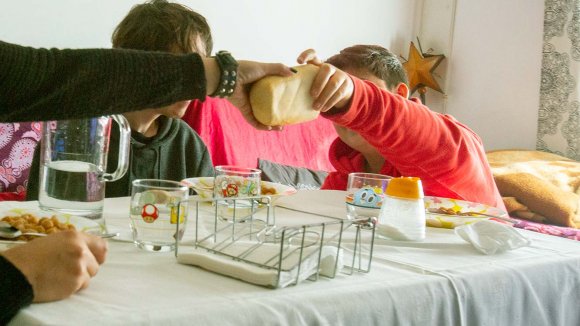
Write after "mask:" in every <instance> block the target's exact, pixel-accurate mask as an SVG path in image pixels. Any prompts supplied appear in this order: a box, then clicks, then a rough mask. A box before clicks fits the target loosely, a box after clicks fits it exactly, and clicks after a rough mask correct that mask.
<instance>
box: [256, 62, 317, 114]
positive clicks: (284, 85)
mask: <svg viewBox="0 0 580 326" xmlns="http://www.w3.org/2000/svg"><path fill="white" fill-rule="evenodd" d="M295 70H296V71H297V72H296V73H295V74H294V75H293V76H289V77H281V76H268V77H265V78H263V79H261V80H259V81H257V82H256V83H255V84H254V85H252V89H251V90H250V103H251V104H252V111H253V113H254V117H256V119H257V120H258V121H259V122H260V123H262V124H264V125H267V126H284V125H290V124H296V123H301V122H306V121H310V120H314V119H316V118H317V117H318V114H319V112H318V111H315V110H313V109H312V96H311V95H310V90H311V88H312V84H313V82H314V79H315V78H316V75H317V73H318V70H319V68H318V67H317V66H315V65H304V66H299V67H295Z"/></svg>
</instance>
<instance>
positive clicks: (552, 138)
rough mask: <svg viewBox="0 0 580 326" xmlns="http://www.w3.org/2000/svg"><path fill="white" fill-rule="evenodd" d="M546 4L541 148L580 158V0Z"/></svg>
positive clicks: (556, 0) (541, 95) (541, 93)
mask: <svg viewBox="0 0 580 326" xmlns="http://www.w3.org/2000/svg"><path fill="white" fill-rule="evenodd" d="M545 4H546V6H545V11H544V48H543V60H542V84H541V89H540V111H539V116H538V140H537V149H538V150H541V151H546V152H551V153H555V154H558V155H562V156H566V157H569V158H571V159H575V160H580V89H579V84H580V83H579V81H580V0H546V3H545ZM514 89H515V90H517V85H514Z"/></svg>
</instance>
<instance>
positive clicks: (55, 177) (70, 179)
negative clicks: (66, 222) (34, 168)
mask: <svg viewBox="0 0 580 326" xmlns="http://www.w3.org/2000/svg"><path fill="white" fill-rule="evenodd" d="M101 174H102V173H101V172H100V171H99V170H98V169H97V166H96V165H94V164H91V163H87V162H81V161H66V160H65V161H53V162H49V163H48V164H45V165H44V166H43V168H42V174H41V178H43V179H44V181H43V182H42V183H41V184H42V185H43V188H42V189H40V193H39V198H38V200H39V204H40V207H41V208H43V209H50V210H55V211H58V212H60V213H66V214H72V215H79V216H83V217H87V218H89V219H92V220H96V222H98V223H99V224H101V226H102V227H104V221H100V220H101V219H102V211H103V204H104V198H105V196H104V195H105V183H104V182H102V181H100V179H99V176H100V175H101Z"/></svg>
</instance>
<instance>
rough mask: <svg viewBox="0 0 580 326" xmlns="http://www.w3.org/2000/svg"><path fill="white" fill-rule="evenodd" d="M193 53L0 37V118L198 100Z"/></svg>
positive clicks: (59, 116) (75, 114)
mask: <svg viewBox="0 0 580 326" xmlns="http://www.w3.org/2000/svg"><path fill="white" fill-rule="evenodd" d="M205 87H206V79H205V71H204V67H203V62H202V61H201V58H200V57H199V55H197V54H187V55H174V54H169V53H161V52H156V53H151V52H142V51H136V50H120V49H118V50H109V49H80V50H58V49H50V50H49V49H34V48H30V47H23V46H19V45H15V44H10V43H5V42H1V41H0V121H2V122H22V121H40V120H66V119H76V118H86V117H95V116H100V115H109V114H113V113H122V112H127V111H134V110H141V109H145V108H156V107H162V106H165V105H169V104H172V103H175V102H179V101H184V100H191V99H203V98H205V93H206V89H205Z"/></svg>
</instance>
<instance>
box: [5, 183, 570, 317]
mask: <svg viewBox="0 0 580 326" xmlns="http://www.w3.org/2000/svg"><path fill="white" fill-rule="evenodd" d="M290 198H294V199H293V200H294V202H295V203H297V204H299V205H300V206H301V207H302V209H303V210H304V211H309V210H311V211H312V212H311V213H312V215H311V216H309V215H308V214H306V215H304V216H303V219H304V220H305V221H308V219H309V218H311V217H312V218H313V219H315V217H316V216H320V215H324V214H321V213H325V214H327V215H329V216H331V215H332V216H337V218H340V217H341V216H342V217H343V218H346V212H345V206H344V193H343V192H338V191H323V190H299V191H298V193H297V194H295V195H294V196H288V198H284V199H290ZM129 202H130V198H129V197H120V198H107V199H105V204H104V217H105V221H106V224H107V228H108V231H109V232H118V233H119V236H118V237H117V238H113V239H110V240H108V245H109V250H108V254H107V257H106V261H105V263H104V264H103V265H101V267H100V269H99V271H98V274H97V275H96V276H95V277H94V278H93V279H92V280H91V282H90V285H89V287H88V288H86V289H83V290H81V291H79V292H78V293H75V294H73V295H72V296H70V297H69V298H66V299H64V300H60V301H56V302H48V303H35V304H31V305H30V306H27V307H25V308H24V309H22V310H21V311H20V312H19V313H18V314H17V315H16V316H15V317H14V318H13V320H12V321H11V322H10V324H11V325H220V326H224V325H235V326H240V325H579V324H580V309H578V307H577V305H578V302H580V242H578V241H572V240H569V239H565V238H560V237H555V236H550V235H546V234H540V233H535V232H531V231H527V230H519V229H518V230H517V231H516V232H519V233H520V234H521V235H523V236H524V237H526V238H528V239H529V240H530V244H529V245H527V246H523V247H520V248H517V249H515V250H508V251H505V252H502V253H498V254H490V255H486V254H483V253H481V252H479V251H477V250H476V249H475V248H474V246H473V245H471V244H470V243H468V242H466V241H465V240H464V239H462V238H461V237H459V236H458V235H457V234H456V233H455V232H454V230H453V229H447V228H433V227H427V228H426V238H425V240H423V241H396V240H390V239H388V238H383V237H378V236H377V235H374V238H373V234H372V233H369V232H366V233H365V234H364V239H363V240H364V241H363V242H362V248H364V249H365V250H367V252H365V254H367V255H369V256H370V255H371V253H370V252H369V251H368V249H369V246H370V245H371V244H372V260H371V263H370V269H368V270H362V271H355V272H353V273H346V272H344V271H339V272H337V273H336V274H335V275H333V277H325V276H320V277H316V278H311V279H304V280H301V281H300V282H298V283H297V284H290V285H288V286H284V287H274V288H272V287H265V286H260V285H256V284H252V283H250V282H246V281H242V280H240V279H236V278H234V277H229V276H224V275H222V274H218V273H215V272H212V271H210V270H207V269H204V268H200V267H198V266H193V265H189V264H183V263H180V262H179V261H178V259H177V258H176V255H175V252H150V251H145V250H143V249H140V248H138V247H137V246H136V245H135V244H134V243H133V241H132V237H131V228H130V218H129ZM274 205H276V203H274ZM195 207H196V205H189V217H188V219H189V221H192V220H193V216H194V215H196V214H199V213H198V212H197V211H195ZM14 208H19V209H31V210H34V209H38V202H36V201H27V202H15V201H7V202H0V210H2V211H5V210H10V209H14ZM285 218H288V219H289V218H292V217H290V214H288V216H286V214H285V213H283V211H281V212H280V213H277V214H276V219H275V221H276V223H282V221H284V219H285ZM188 223H189V222H188ZM194 224H195V223H189V224H188V228H187V229H186V231H185V235H184V239H186V240H187V239H189V240H188V241H185V240H184V241H183V244H182V245H180V246H179V249H180V250H182V249H183V250H186V249H187V248H192V247H193V246H194V243H195V242H194V241H190V240H191V239H192V236H193V234H195V232H194V231H192V229H191V227H197V226H194ZM346 232H349V234H348V236H352V234H354V233H355V232H356V231H355V230H350V229H349V230H347V231H346ZM351 233H352V234H351ZM346 238H348V237H346V234H345V239H346ZM365 241H366V242H365ZM345 243H346V242H345Z"/></svg>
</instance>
